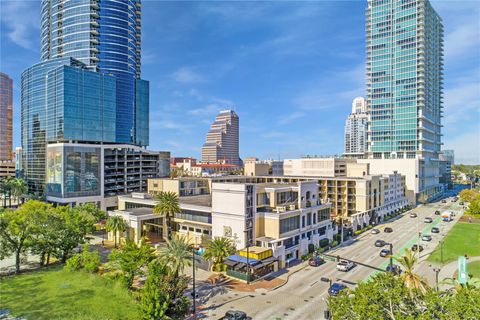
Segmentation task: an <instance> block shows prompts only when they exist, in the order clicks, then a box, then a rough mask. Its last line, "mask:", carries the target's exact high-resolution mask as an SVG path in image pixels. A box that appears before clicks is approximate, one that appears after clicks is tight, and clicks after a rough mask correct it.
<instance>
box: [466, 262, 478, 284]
mask: <svg viewBox="0 0 480 320" xmlns="http://www.w3.org/2000/svg"><path fill="white" fill-rule="evenodd" d="M467 270H468V274H470V275H471V276H472V278H477V279H479V280H480V261H474V262H471V263H469V264H468V268H467Z"/></svg>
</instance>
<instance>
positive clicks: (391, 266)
mask: <svg viewBox="0 0 480 320" xmlns="http://www.w3.org/2000/svg"><path fill="white" fill-rule="evenodd" d="M389 245H390V272H393V244H392V243H391V242H390V243H389Z"/></svg>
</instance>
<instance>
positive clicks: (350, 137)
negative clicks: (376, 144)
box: [344, 97, 368, 158]
mask: <svg viewBox="0 0 480 320" xmlns="http://www.w3.org/2000/svg"><path fill="white" fill-rule="evenodd" d="M367 128H368V115H367V102H366V100H365V98H362V97H357V98H355V99H353V102H352V113H351V114H350V115H349V116H348V118H347V120H346V121H345V132H344V133H345V136H344V138H345V146H344V155H345V156H346V157H354V158H363V157H364V154H365V152H366V151H367Z"/></svg>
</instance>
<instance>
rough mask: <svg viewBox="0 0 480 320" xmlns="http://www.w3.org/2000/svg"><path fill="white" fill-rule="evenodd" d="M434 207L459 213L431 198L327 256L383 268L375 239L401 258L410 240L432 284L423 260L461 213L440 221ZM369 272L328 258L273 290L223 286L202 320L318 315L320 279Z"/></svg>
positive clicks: (350, 282)
mask: <svg viewBox="0 0 480 320" xmlns="http://www.w3.org/2000/svg"><path fill="white" fill-rule="evenodd" d="M435 210H440V211H441V212H444V211H446V210H453V211H456V212H458V213H460V206H459V205H458V202H457V203H452V202H450V200H448V202H447V203H446V204H442V203H441V202H436V203H432V204H427V205H424V206H419V207H417V208H415V209H413V210H411V211H409V212H407V213H404V214H403V216H401V217H398V218H396V219H394V220H391V221H389V222H387V223H384V224H381V225H379V226H377V228H378V229H380V230H381V233H380V234H371V233H370V232H369V231H367V232H368V233H367V234H365V235H362V236H360V237H359V238H357V239H356V240H355V241H354V242H353V243H351V244H349V245H345V246H343V247H340V248H338V249H336V250H333V251H330V252H329V254H333V255H339V256H341V257H345V258H348V259H351V260H355V261H359V262H362V263H365V264H369V265H372V266H375V267H379V268H381V269H385V267H386V266H387V265H388V263H389V259H388V258H382V257H380V256H379V252H380V250H381V249H382V248H377V247H375V246H374V242H375V241H376V240H378V239H381V240H384V241H386V242H389V243H392V244H393V253H394V255H396V256H401V255H402V253H403V252H404V251H405V250H406V249H407V248H411V246H412V245H413V244H414V243H420V244H421V245H422V246H423V247H424V248H425V249H424V250H423V251H422V252H421V253H420V264H419V265H418V268H419V271H418V272H419V273H421V274H422V275H423V276H425V277H426V278H427V279H428V281H429V282H430V284H431V285H434V283H432V281H434V279H435V274H434V272H433V270H432V269H431V268H430V267H429V264H428V263H427V262H425V260H426V258H427V257H428V255H429V254H430V253H431V252H432V251H433V249H434V248H435V247H436V246H437V244H438V242H439V240H440V239H442V238H443V237H444V236H445V235H446V234H447V233H448V231H449V230H450V229H451V227H452V226H453V225H454V224H455V223H456V222H457V221H458V219H459V217H460V214H457V215H456V216H455V218H454V221H451V222H442V221H441V217H440V216H437V215H434V212H435ZM411 212H415V213H417V215H418V216H417V217H416V218H410V213H411ZM425 217H431V218H432V219H433V222H432V223H424V221H423V220H424V218H425ZM434 226H437V227H439V228H440V233H438V234H431V233H430V230H431V228H432V227H434ZM385 227H391V228H393V232H392V233H385V232H384V231H383V229H384V228H385ZM419 232H421V233H422V234H431V235H432V238H433V239H432V241H430V242H425V241H422V240H421V239H419ZM385 248H388V246H386V247H385ZM374 272H376V271H375V270H373V269H370V268H367V267H364V266H360V265H358V266H356V267H355V268H353V269H352V270H350V271H349V272H341V271H337V270H336V262H335V261H327V262H326V263H325V264H323V265H321V266H319V267H310V266H308V267H306V268H305V269H303V270H301V271H299V272H297V273H295V274H293V275H291V276H290V278H289V281H288V282H287V283H286V284H285V285H284V286H282V287H280V288H278V289H276V290H273V291H269V292H266V291H265V292H255V293H243V292H234V291H230V290H226V291H225V292H224V293H223V294H218V295H215V296H213V297H211V298H210V299H209V300H208V302H207V303H206V304H207V306H210V309H209V310H207V311H205V312H204V318H207V319H218V318H220V317H221V316H223V315H224V314H225V312H226V311H228V310H242V311H244V312H246V313H247V314H248V315H249V316H251V317H252V318H253V319H262V320H263V319H272V320H280V319H282V320H284V319H285V320H286V319H312V320H313V319H315V320H316V319H323V312H324V310H325V309H326V302H325V300H326V298H327V296H328V292H327V290H328V286H329V284H328V283H326V282H322V281H321V280H320V278H322V277H326V278H330V279H332V281H333V282H340V283H343V284H345V285H347V286H348V287H354V286H355V284H356V283H357V282H360V281H362V280H365V279H368V278H369V277H370V276H371V275H372V274H373V273H374Z"/></svg>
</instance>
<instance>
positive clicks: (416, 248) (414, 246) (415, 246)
mask: <svg viewBox="0 0 480 320" xmlns="http://www.w3.org/2000/svg"><path fill="white" fill-rule="evenodd" d="M417 250H418V251H419V252H422V251H423V246H422V245H417V244H414V245H413V246H412V251H417Z"/></svg>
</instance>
